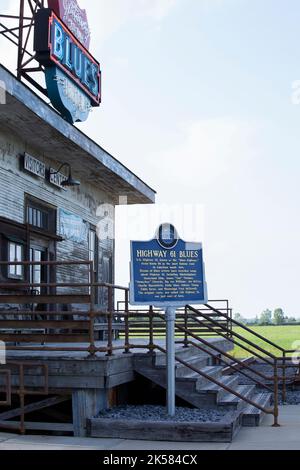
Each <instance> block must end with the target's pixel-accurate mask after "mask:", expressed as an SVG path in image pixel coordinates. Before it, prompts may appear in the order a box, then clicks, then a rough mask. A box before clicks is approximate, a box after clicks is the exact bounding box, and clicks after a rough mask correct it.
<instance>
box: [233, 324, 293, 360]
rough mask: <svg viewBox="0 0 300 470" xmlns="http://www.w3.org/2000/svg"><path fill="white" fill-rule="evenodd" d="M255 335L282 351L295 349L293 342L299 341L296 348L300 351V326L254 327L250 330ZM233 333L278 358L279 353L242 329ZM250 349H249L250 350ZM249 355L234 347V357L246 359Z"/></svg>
mask: <svg viewBox="0 0 300 470" xmlns="http://www.w3.org/2000/svg"><path fill="white" fill-rule="evenodd" d="M251 329H252V330H253V331H255V332H256V333H258V334H260V335H262V336H264V337H265V338H267V339H269V340H270V341H272V342H273V343H275V344H278V345H279V346H281V347H283V348H284V349H288V350H290V349H296V348H297V344H296V345H295V344H293V343H294V342H295V341H299V344H298V348H299V349H300V325H294V326H291V325H288V326H254V327H252V328H251ZM234 331H235V332H236V333H239V334H240V335H241V336H243V337H245V338H247V339H248V340H250V341H252V342H253V343H255V344H256V345H257V346H261V347H262V348H263V349H266V350H267V351H269V352H271V353H273V354H275V355H277V356H280V355H281V354H280V351H279V350H278V349H276V348H274V347H273V346H270V345H268V344H267V343H265V342H264V341H262V340H260V339H259V338H256V337H255V336H253V335H252V334H251V333H248V332H246V331H245V330H243V329H242V328H235V329H234ZM250 349H251V348H250ZM249 355H250V354H249V353H248V352H247V351H244V350H243V349H242V348H240V347H238V346H236V347H235V349H234V356H235V357H240V358H242V357H248V356H249Z"/></svg>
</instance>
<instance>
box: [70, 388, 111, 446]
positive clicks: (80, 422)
mask: <svg viewBox="0 0 300 470" xmlns="http://www.w3.org/2000/svg"><path fill="white" fill-rule="evenodd" d="M72 406H73V426H74V436H75V437H87V436H88V428H87V424H88V419H91V418H92V417H94V416H97V415H98V414H99V412H100V411H101V410H104V409H107V408H108V391H107V390H106V389H103V390H99V389H98V390H86V389H85V390H82V389H81V390H74V391H73V394H72Z"/></svg>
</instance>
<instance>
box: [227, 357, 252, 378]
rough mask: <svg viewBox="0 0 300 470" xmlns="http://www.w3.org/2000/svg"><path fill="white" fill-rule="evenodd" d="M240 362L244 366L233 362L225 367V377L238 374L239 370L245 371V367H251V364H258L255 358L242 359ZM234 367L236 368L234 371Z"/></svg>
mask: <svg viewBox="0 0 300 470" xmlns="http://www.w3.org/2000/svg"><path fill="white" fill-rule="evenodd" d="M240 362H242V364H240V363H238V362H233V363H232V364H231V365H229V366H228V367H224V369H223V372H222V373H223V375H231V374H234V373H236V372H237V370H243V366H250V365H251V364H253V363H254V362H256V359H255V357H253V356H252V357H247V358H245V359H241V361H240ZM232 366H234V369H233V367H232Z"/></svg>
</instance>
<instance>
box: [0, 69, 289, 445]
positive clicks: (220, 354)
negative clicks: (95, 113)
mask: <svg viewBox="0 0 300 470" xmlns="http://www.w3.org/2000/svg"><path fill="white" fill-rule="evenodd" d="M0 86H2V88H4V91H3V90H2V91H1V93H0V97H1V98H2V99H1V104H0V353H1V347H3V346H5V348H6V364H2V362H1V355H0V407H1V411H0V429H6V430H7V429H8V430H20V431H21V432H25V430H34V431H37V430H38V431H55V432H59V433H62V432H63V433H64V432H69V433H70V432H72V433H74V435H76V436H86V435H90V436H101V437H125V438H131V437H134V438H136V437H138V438H147V436H148V438H149V437H151V438H153V439H158V438H159V439H165V438H168V439H174V440H182V439H187V440H204V441H211V440H212V441H213V440H217V441H230V440H231V439H232V438H233V436H234V435H235V433H236V431H237V430H238V429H239V427H240V426H241V424H244V425H247V426H249V425H254V426H256V425H258V424H259V423H260V421H261V418H262V416H263V415H264V414H265V413H268V414H272V415H274V423H275V425H277V420H278V384H279V382H280V381H281V382H280V383H281V384H282V386H283V390H284V393H285V388H286V382H287V381H286V377H285V363H283V366H282V367H283V377H281V378H280V377H279V375H278V368H279V364H281V362H280V359H279V358H277V357H275V356H273V355H272V354H271V355H270V353H268V351H266V350H264V349H263V348H262V347H261V346H256V343H255V341H256V340H257V338H258V337H259V335H257V334H256V333H255V332H254V333H253V335H254V336H256V337H255V338H254V340H252V341H249V340H248V339H247V337H244V338H242V337H241V335H239V334H237V333H236V332H235V330H234V328H233V326H235V325H238V323H237V322H236V321H234V320H232V309H231V308H230V306H229V304H228V301H223V300H221V301H212V302H210V303H209V304H207V305H204V306H200V307H199V306H186V307H185V308H184V309H178V311H177V316H176V324H175V327H176V333H177V337H176V343H177V349H176V371H175V372H176V395H177V399H178V403H181V404H183V405H185V406H190V407H194V408H199V409H201V408H211V409H215V408H218V409H219V410H220V409H221V410H222V416H223V418H222V419H221V420H220V421H218V422H215V421H213V422H199V423H198V422H196V423H193V424H192V425H191V424H189V423H183V424H181V425H175V426H174V425H173V423H166V425H164V424H163V423H158V424H157V423H156V424H155V423H150V424H149V425H147V426H146V427H145V432H144V430H143V428H144V423H142V424H141V423H140V422H139V423H137V422H134V421H133V422H132V423H131V424H130V423H129V424H128V423H127V422H124V421H113V422H112V421H110V420H106V419H104V420H103V419H101V418H100V419H99V412H100V411H101V410H103V409H106V408H108V407H109V406H114V405H117V404H124V403H126V404H128V403H138V404H139V403H141V404H147V403H155V402H159V403H160V404H162V403H163V402H164V396H163V394H164V390H165V389H166V388H167V383H166V349H165V341H164V338H165V334H166V321H165V317H164V316H163V315H162V312H161V311H160V310H155V309H153V308H152V307H151V306H149V307H148V308H145V309H143V310H141V309H138V308H136V309H135V310H132V309H131V308H130V304H129V289H128V287H127V286H126V287H120V286H116V285H115V282H114V274H115V271H116V270H117V269H118V267H117V266H115V262H114V220H115V207H116V205H117V204H119V203H125V202H126V203H128V204H150V203H154V202H155V192H154V191H153V189H151V188H150V187H149V186H148V185H147V184H146V183H144V182H143V181H142V180H141V179H139V178H138V177H137V176H136V175H134V174H133V173H132V172H131V171H130V170H128V169H127V168H126V167H125V166H124V165H122V164H121V163H120V162H119V161H117V160H116V159H115V158H114V157H112V156H111V155H110V154H109V153H107V152H106V151H105V150H103V149H102V148H101V147H100V146H99V145H98V144H97V143H95V142H93V141H92V140H91V139H90V138H89V137H87V136H86V135H85V134H83V133H82V132H80V130H78V129H77V128H76V127H74V126H73V125H72V124H69V123H68V122H67V121H66V120H64V119H63V118H62V117H61V116H60V115H59V114H58V113H57V112H56V111H55V110H54V109H53V108H52V107H50V106H49V105H48V104H46V102H45V101H44V100H42V99H40V98H39V97H38V96H37V95H36V94H35V93H34V92H33V91H32V90H31V89H29V88H28V87H27V86H25V85H24V84H23V83H22V82H20V81H19V80H17V78H16V77H14V76H13V75H12V74H11V73H10V72H9V71H8V70H7V69H5V68H4V67H3V66H0ZM79 183H80V184H79ZM117 291H118V292H121V293H122V296H123V300H122V301H119V302H116V301H115V293H116V292H117ZM238 326H240V328H241V329H244V330H246V329H247V328H246V327H245V326H243V325H238ZM247 332H249V331H247ZM207 336H213V338H207ZM216 336H218V337H216ZM259 338H260V340H261V339H262V337H261V336H260V337H259ZM241 340H242V343H243V344H241ZM265 341H266V342H269V341H268V340H265ZM234 344H237V345H239V346H240V347H242V348H244V349H245V350H246V351H247V353H250V354H251V357H250V358H247V362H245V361H240V360H237V359H236V358H235V357H234V356H233V355H231V354H230V351H231V350H232V348H233V346H234ZM269 344H270V342H269ZM273 346H274V347H277V346H276V345H273ZM287 353H288V351H284V350H283V349H281V351H280V354H281V355H282V354H285V357H284V361H285V360H286V358H287ZM262 354H263V355H264V356H266V357H267V359H266V360H265V359H264V356H262ZM255 358H256V359H260V360H265V362H266V363H267V365H268V367H270V370H271V376H270V377H266V376H264V375H262V374H261V373H260V372H257V371H256V370H255V369H254V368H253V367H251V364H252V363H253V360H254V361H255ZM249 359H250V361H249ZM249 364H250V365H249ZM249 371H250V373H251V374H253V375H252V376H251V377H250V384H249V382H246V383H244V382H243V381H241V374H242V375H243V376H246V377H247V378H248V379H249ZM234 372H239V373H240V375H233V373H234ZM143 381H144V382H143ZM256 385H259V386H260V387H263V388H265V389H266V391H265V392H264V393H262V392H261V390H256ZM270 392H274V404H273V405H272V406H271V405H270V400H271V393H270ZM161 393H162V395H161ZM62 404H63V405H64V406H66V408H64V409H60V408H59V406H60V405H62ZM68 406H69V415H68V417H67V418H69V420H68V419H67V418H65V416H66V415H67V412H66V411H67V407H68ZM2 407H3V411H2ZM51 407H52V409H51V412H50V413H48V415H46V414H44V415H40V414H39V413H42V412H43V413H44V412H45V410H46V409H48V408H51ZM53 407H56V408H53ZM57 407H58V408H57ZM41 416H42V417H41ZM46 416H48V417H49V420H48V421H47V418H46ZM25 418H26V419H25ZM25 421H26V423H25ZM146 431H147V432H146ZM147 433H148V434H147Z"/></svg>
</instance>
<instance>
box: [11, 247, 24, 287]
mask: <svg viewBox="0 0 300 470" xmlns="http://www.w3.org/2000/svg"><path fill="white" fill-rule="evenodd" d="M23 251H24V247H23V245H22V244H21V243H17V242H11V241H9V242H8V262H9V263H22V261H23V260H24V256H23ZM8 277H10V278H13V279H23V266H22V265H20V264H12V265H9V266H8Z"/></svg>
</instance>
